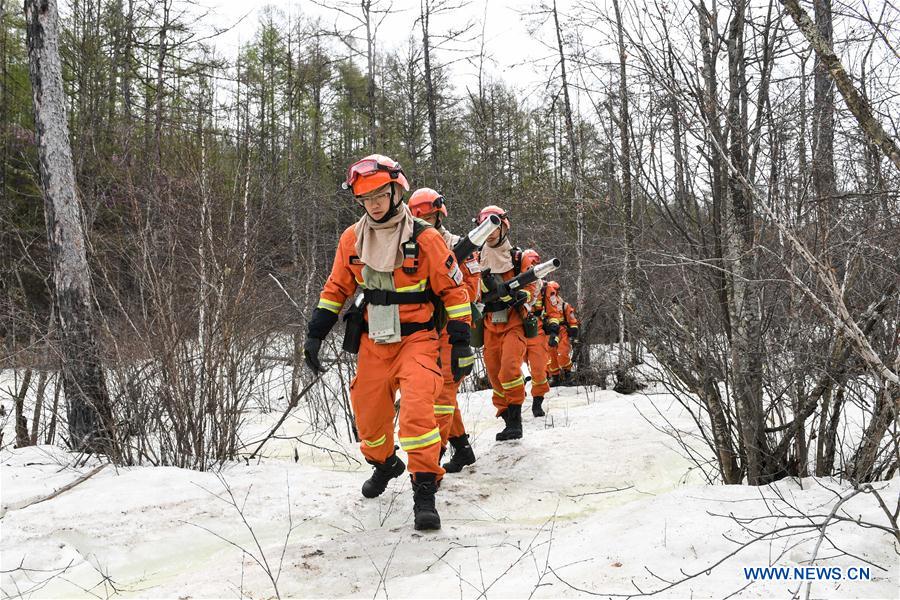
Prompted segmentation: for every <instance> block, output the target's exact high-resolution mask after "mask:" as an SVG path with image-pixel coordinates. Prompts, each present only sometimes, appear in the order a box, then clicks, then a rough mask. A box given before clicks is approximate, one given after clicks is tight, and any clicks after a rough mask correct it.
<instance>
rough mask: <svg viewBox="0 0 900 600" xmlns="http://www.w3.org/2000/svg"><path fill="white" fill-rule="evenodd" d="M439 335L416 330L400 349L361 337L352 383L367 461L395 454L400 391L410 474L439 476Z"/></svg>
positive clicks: (401, 439)
mask: <svg viewBox="0 0 900 600" xmlns="http://www.w3.org/2000/svg"><path fill="white" fill-rule="evenodd" d="M438 355H439V342H438V336H437V333H436V332H435V331H433V330H432V331H417V332H416V333H414V334H412V335H410V336H408V337H405V338H403V340H402V341H400V342H398V343H396V344H376V343H375V342H373V341H372V340H370V339H369V337H368V336H366V335H363V338H362V341H361V343H360V346H359V359H358V362H357V369H356V377H355V378H354V379H353V382H352V383H351V384H350V403H351V404H352V406H353V414H354V415H355V417H356V429H357V431H358V432H359V437H360V444H359V448H360V450H362V453H363V456H365V457H366V459H367V460H369V461H372V462H376V463H383V462H384V461H385V460H387V458H388V457H389V456H390V455H391V454H393V453H394V416H395V411H394V398H395V397H396V395H397V390H399V391H400V432H399V436H398V441H399V443H400V448H402V449H403V451H404V452H406V454H407V457H408V459H409V463H408V467H409V472H410V473H435V474H436V475H437V477H438V479H440V478H441V476H442V475H443V474H444V469H442V468H441V466H440V464H439V463H438V457H439V455H440V452H441V433H440V430H439V429H438V426H437V421H436V420H435V418H434V403H435V399H436V398H437V397H438V394H440V392H441V385H442V383H443V378H442V377H441V368H440V367H439V366H438Z"/></svg>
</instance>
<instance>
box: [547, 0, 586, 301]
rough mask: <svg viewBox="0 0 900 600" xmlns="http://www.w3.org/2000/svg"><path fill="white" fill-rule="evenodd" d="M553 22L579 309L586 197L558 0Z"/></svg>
mask: <svg viewBox="0 0 900 600" xmlns="http://www.w3.org/2000/svg"><path fill="white" fill-rule="evenodd" d="M553 23H554V25H555V26H556V43H557V47H558V49H559V65H560V72H561V73H562V92H563V108H564V110H565V113H564V116H565V119H566V137H568V138H569V154H570V156H569V174H570V177H571V179H572V195H573V196H574V197H575V227H576V236H577V237H576V240H575V252H576V256H577V259H576V260H577V263H576V266H575V295H576V305H577V308H578V310H579V311H581V310H583V309H584V288H583V285H582V283H583V279H584V199H583V198H582V197H581V193H580V186H579V185H578V176H579V174H580V173H581V169H580V167H579V165H578V152H577V148H576V144H575V125H574V122H573V120H572V103H571V102H570V101H569V81H568V79H567V75H566V53H565V50H564V48H563V40H562V30H561V29H560V27H559V13H558V12H557V10H556V0H553Z"/></svg>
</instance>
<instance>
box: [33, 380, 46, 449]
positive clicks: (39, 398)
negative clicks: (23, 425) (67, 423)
mask: <svg viewBox="0 0 900 600" xmlns="http://www.w3.org/2000/svg"><path fill="white" fill-rule="evenodd" d="M46 391H47V371H41V373H40V375H38V383H37V390H36V391H35V393H34V413H33V415H32V417H31V439H30V444H31V445H32V446H34V445H36V444H37V443H38V427H39V426H40V424H41V412H43V410H44V392H46Z"/></svg>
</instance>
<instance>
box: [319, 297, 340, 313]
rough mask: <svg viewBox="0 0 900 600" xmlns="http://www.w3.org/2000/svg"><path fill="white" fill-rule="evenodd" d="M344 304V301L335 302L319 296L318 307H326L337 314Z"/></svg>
mask: <svg viewBox="0 0 900 600" xmlns="http://www.w3.org/2000/svg"><path fill="white" fill-rule="evenodd" d="M343 305H344V304H343V303H342V302H335V301H333V300H328V299H327V298H319V305H318V308H324V309H325V310H330V311H331V312H333V313H335V314H337V313H339V312H341V307H342V306H343Z"/></svg>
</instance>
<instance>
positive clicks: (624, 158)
mask: <svg viewBox="0 0 900 600" xmlns="http://www.w3.org/2000/svg"><path fill="white" fill-rule="evenodd" d="M613 9H614V10H615V13H616V30H617V33H618V45H619V119H618V121H619V164H620V165H621V167H622V209H623V212H624V215H623V216H624V222H623V228H624V230H625V232H624V233H625V236H624V237H625V256H624V260H623V263H622V271H621V273H620V276H619V286H620V290H619V367H618V374H617V377H624V373H625V370H626V369H627V368H628V365H629V364H630V362H631V360H630V359H629V358H627V357H626V352H625V337H626V332H627V327H626V316H625V314H626V312H628V311H629V310H631V307H632V306H633V305H634V297H633V296H634V293H633V288H632V263H633V262H634V216H633V208H632V207H633V201H632V196H631V144H630V138H629V132H630V130H631V116H630V115H629V113H628V79H627V75H626V72H625V60H626V58H627V55H626V53H625V37H624V34H623V32H622V13H621V11H620V10H619V0H613Z"/></svg>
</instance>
